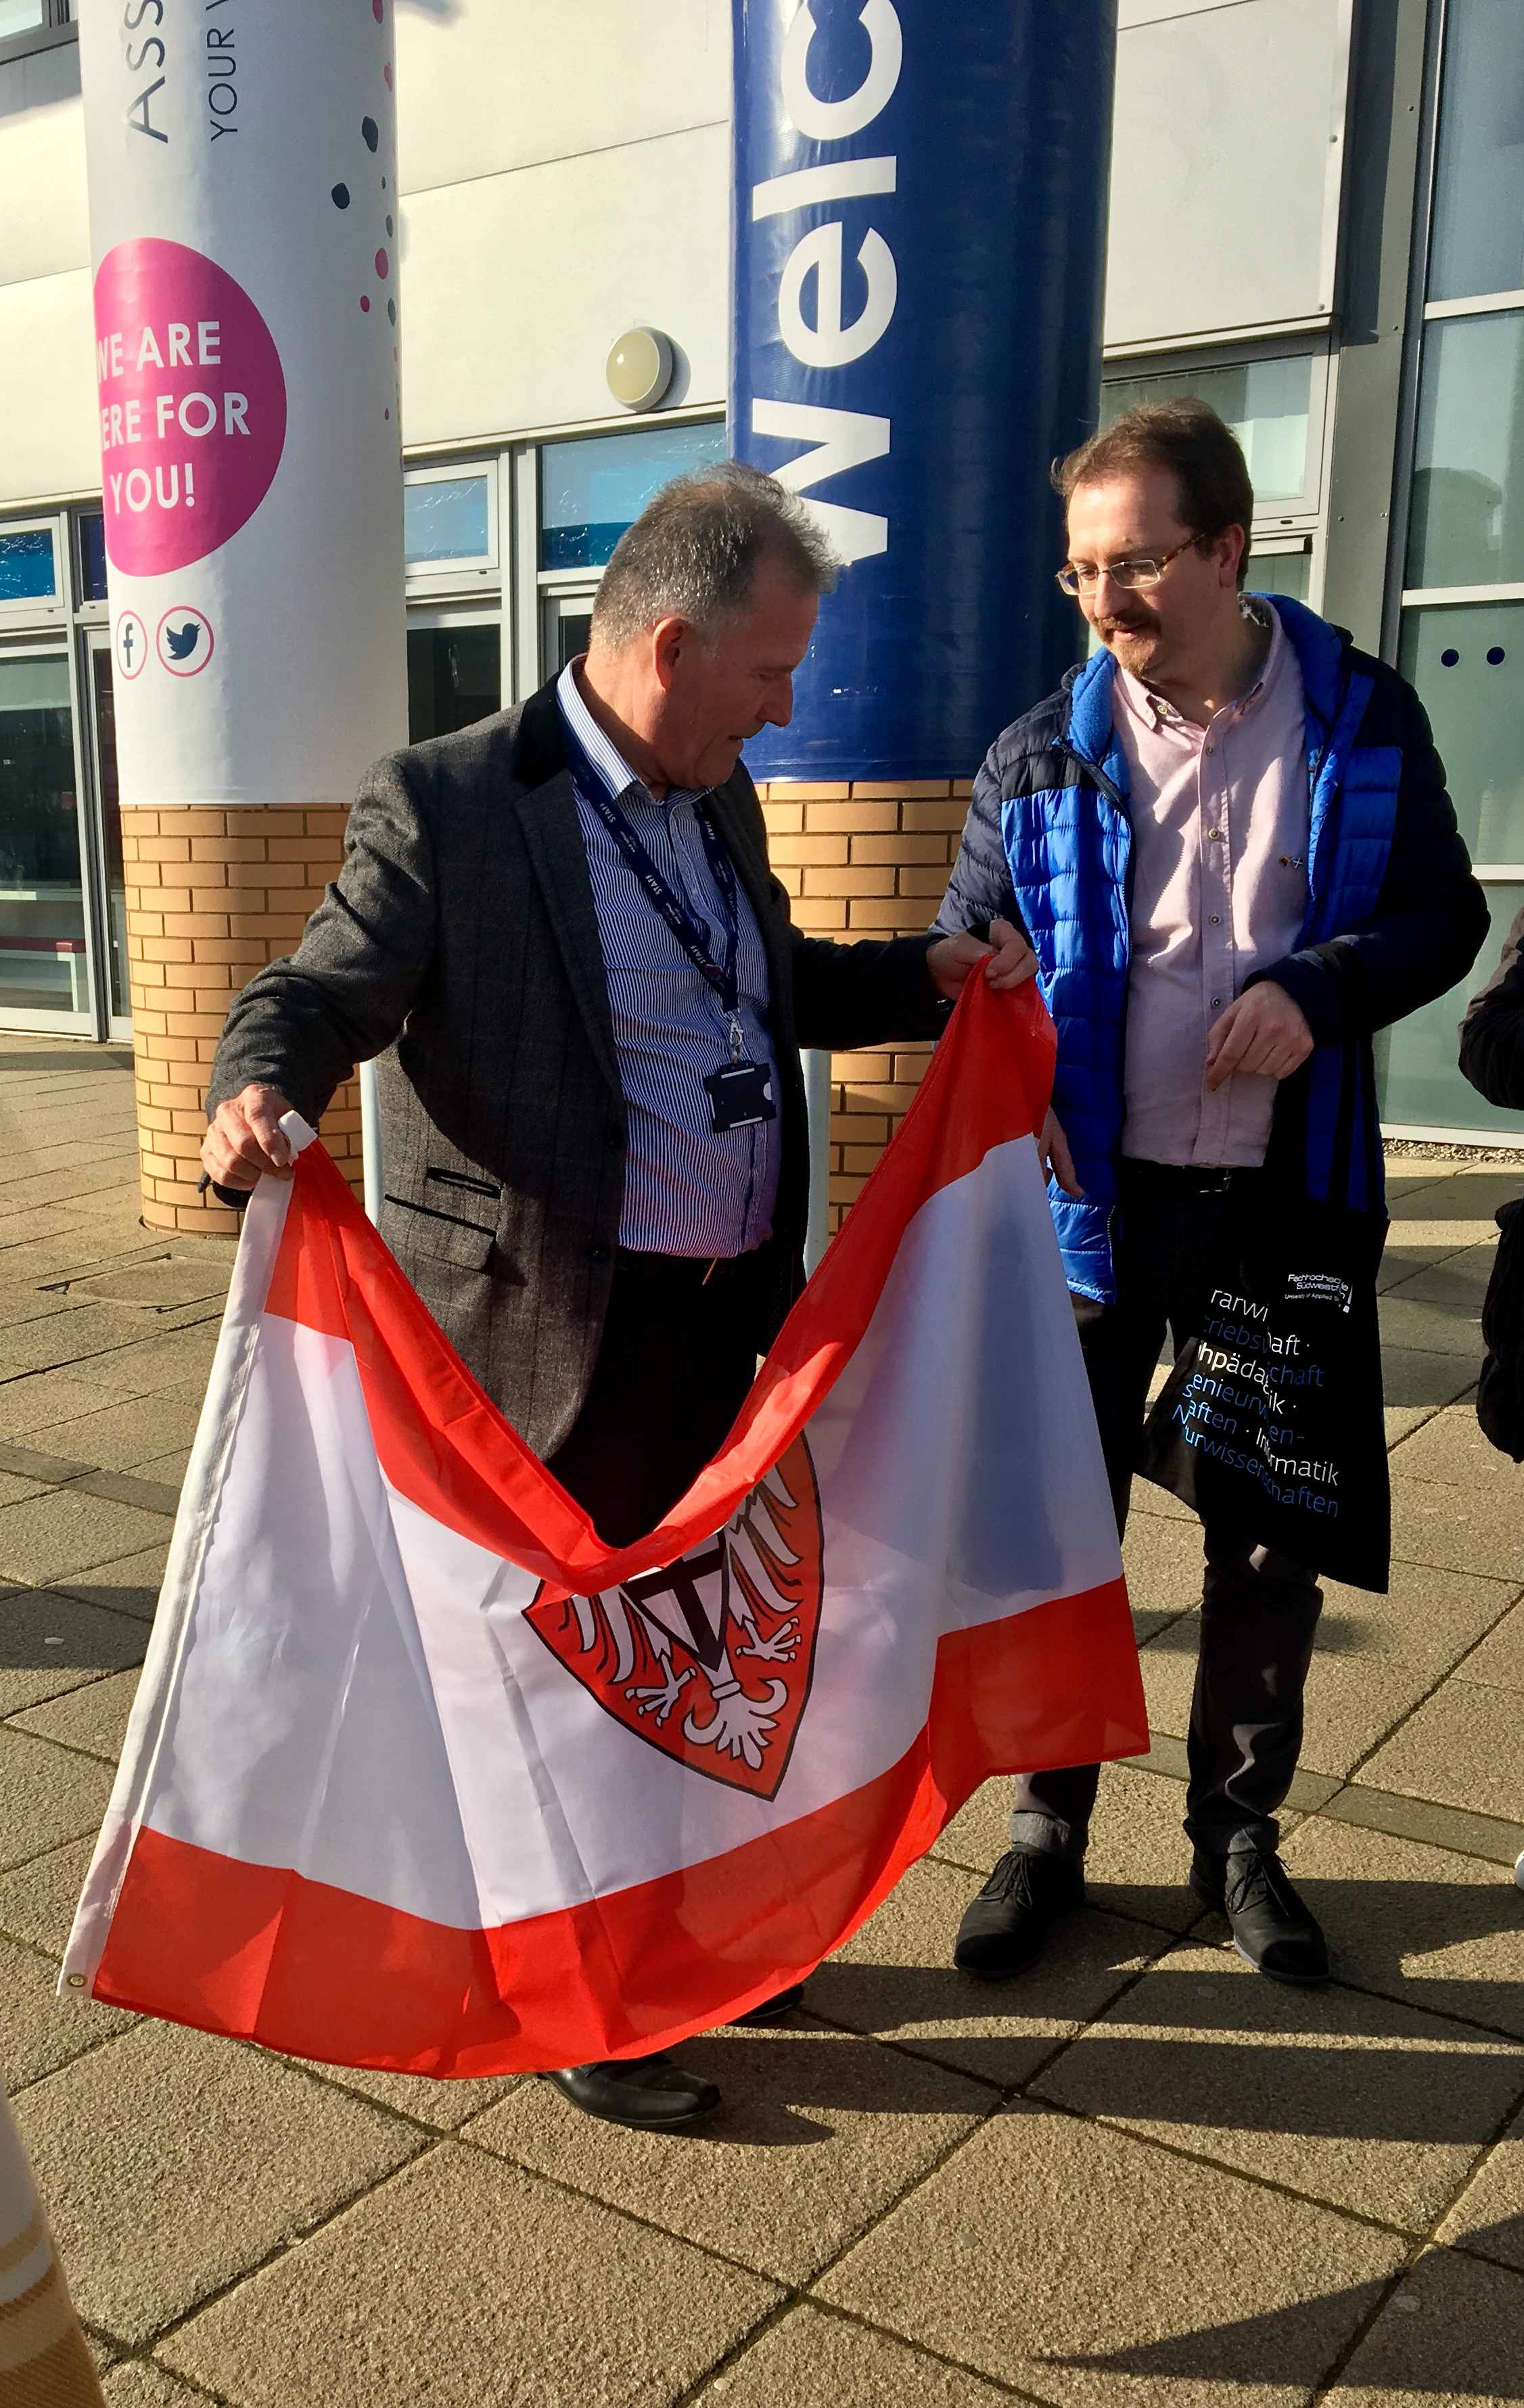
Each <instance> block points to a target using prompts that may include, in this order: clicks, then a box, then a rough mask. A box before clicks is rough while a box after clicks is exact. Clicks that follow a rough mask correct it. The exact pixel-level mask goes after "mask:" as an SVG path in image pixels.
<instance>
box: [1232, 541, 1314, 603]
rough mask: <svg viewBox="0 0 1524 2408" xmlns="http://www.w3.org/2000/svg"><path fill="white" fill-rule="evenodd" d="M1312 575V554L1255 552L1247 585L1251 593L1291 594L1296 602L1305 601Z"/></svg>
mask: <svg viewBox="0 0 1524 2408" xmlns="http://www.w3.org/2000/svg"><path fill="white" fill-rule="evenodd" d="M1312 574H1313V556H1312V553H1311V552H1250V553H1249V571H1248V577H1247V580H1246V582H1247V585H1248V590H1249V592H1250V593H1251V594H1289V595H1290V596H1291V599H1292V601H1293V602H1305V601H1306V599H1307V589H1308V587H1309V585H1310V584H1311V582H1312Z"/></svg>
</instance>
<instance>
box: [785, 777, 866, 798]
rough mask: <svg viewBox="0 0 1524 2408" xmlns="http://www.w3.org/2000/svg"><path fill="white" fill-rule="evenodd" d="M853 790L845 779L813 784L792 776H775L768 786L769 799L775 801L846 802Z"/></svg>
mask: <svg viewBox="0 0 1524 2408" xmlns="http://www.w3.org/2000/svg"><path fill="white" fill-rule="evenodd" d="M851 791H852V790H851V788H850V787H849V786H848V785H847V784H846V783H845V782H844V781H843V782H841V784H830V785H824V786H812V785H810V784H808V783H806V782H805V781H795V780H794V779H792V778H775V779H774V780H773V781H772V783H771V785H770V786H769V788H768V799H769V802H773V803H844V802H845V801H846V799H847V796H848V795H849V794H850V793H851Z"/></svg>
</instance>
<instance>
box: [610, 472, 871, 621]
mask: <svg viewBox="0 0 1524 2408" xmlns="http://www.w3.org/2000/svg"><path fill="white" fill-rule="evenodd" d="M766 560H777V561H779V562H781V563H782V565H783V566H784V570H785V571H786V572H787V573H788V574H789V575H791V576H792V577H794V578H795V579H796V580H797V581H798V585H799V587H800V590H801V591H802V592H805V593H810V594H828V593H830V591H831V590H832V588H833V587H834V585H835V583H836V580H837V576H838V574H839V571H840V567H841V564H840V562H839V561H838V559H837V557H836V554H835V553H834V552H833V551H832V550H831V547H830V545H829V544H828V542H827V539H826V538H825V536H824V535H823V534H822V532H821V530H820V527H819V525H818V524H817V523H816V521H815V520H814V519H813V518H812V516H811V514H810V511H809V509H808V507H807V506H806V504H805V503H803V502H801V501H800V499H799V497H798V495H797V494H792V493H790V492H789V490H788V488H787V486H786V485H781V484H780V483H779V482H778V480H777V479H776V477H769V476H765V475H764V474H763V472H762V470H761V469H760V468H753V467H750V466H747V464H746V463H745V462H744V461H741V460H724V461H721V463H720V464H719V466H717V467H713V468H694V469H690V470H689V472H688V473H687V475H685V476H682V477H674V478H673V480H672V481H671V483H670V484H669V485H664V486H663V487H662V490H661V492H660V493H659V494H657V495H655V497H654V500H652V501H649V502H648V503H647V504H646V506H645V509H643V510H642V511H641V512H640V517H639V518H638V519H637V520H636V521H635V523H634V525H633V526H627V527H626V528H625V532H624V534H623V535H622V536H621V537H620V538H619V541H618V542H617V543H616V544H615V546H614V548H613V552H612V556H611V559H610V562H609V566H608V567H607V568H606V569H605V570H604V572H603V581H602V583H601V584H600V585H599V587H598V590H597V595H596V596H595V597H594V602H593V633H594V635H595V636H596V637H597V638H598V640H599V641H600V642H601V643H603V644H605V645H607V646H608V648H609V650H610V651H611V652H623V650H624V649H625V645H626V644H629V643H632V642H633V641H634V639H635V638H636V637H637V636H638V635H639V634H640V630H641V628H642V627H652V626H654V625H655V624H656V621H657V620H658V619H665V618H669V617H671V616H674V615H675V616H679V617H682V618H684V619H686V620H688V621H690V623H691V624H693V625H694V626H695V627H697V629H698V631H699V633H700V635H703V636H708V635H709V634H710V633H712V630H713V629H714V628H715V627H716V626H717V625H718V624H719V623H720V622H721V621H723V620H725V619H726V618H730V617H733V616H734V615H735V614H736V613H737V612H738V611H740V610H742V609H744V608H745V606H746V602H747V600H748V597H749V596H750V595H751V591H752V586H753V583H754V581H755V577H756V572H757V570H758V568H759V567H760V566H762V564H763V562H764V561H766Z"/></svg>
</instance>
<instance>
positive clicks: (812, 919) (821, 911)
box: [793, 895, 847, 930]
mask: <svg viewBox="0 0 1524 2408" xmlns="http://www.w3.org/2000/svg"><path fill="white" fill-rule="evenodd" d="M793 920H794V925H795V926H796V928H803V929H806V930H811V929H814V930H819V929H828V928H844V927H845V926H846V924H847V907H846V905H845V904H844V903H842V902H839V901H832V900H831V898H830V897H829V896H824V895H806V896H801V897H800V898H799V900H798V903H796V904H795V906H794V911H793Z"/></svg>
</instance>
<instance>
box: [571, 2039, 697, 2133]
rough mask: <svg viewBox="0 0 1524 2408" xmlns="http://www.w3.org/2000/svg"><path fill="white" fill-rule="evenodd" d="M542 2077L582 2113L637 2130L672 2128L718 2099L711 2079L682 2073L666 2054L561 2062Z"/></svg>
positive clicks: (690, 2120) (691, 2119) (693, 2121)
mask: <svg viewBox="0 0 1524 2408" xmlns="http://www.w3.org/2000/svg"><path fill="white" fill-rule="evenodd" d="M545 2078H546V2080H547V2081H548V2082H554V2085H555V2086H556V2088H557V2090H559V2092H560V2093H561V2096H562V2098H563V2099H569V2100H570V2101H571V2103H572V2105H573V2106H574V2107H580V2108H581V2109H582V2113H583V2114H584V2115H599V2116H601V2117H602V2119H603V2121H604V2122H605V2123H606V2124H629V2125H631V2126H633V2128H635V2130H636V2131H638V2132H671V2131H675V2130H676V2129H677V2128H679V2127H680V2126H682V2125H683V2124H696V2123H697V2121H698V2118H699V2117H700V2116H701V2115H712V2114H713V2112H714V2110H715V2108H716V2107H717V2106H718V2105H719V2103H720V2094H719V2091H718V2090H717V2089H716V2087H715V2085H714V2084H713V2083H712V2082H706V2081H704V2079H703V2078H702V2076H701V2075H699V2074H697V2073H686V2072H684V2071H683V2067H682V2066H681V2065H674V2064H673V2062H672V2060H671V2058H670V2057H606V2058H605V2059H604V2060H603V2061H602V2063H601V2064H597V2065H568V2066H564V2067H563V2068H562V2069H561V2071H559V2072H558V2073H550V2074H547V2075H546V2077H545Z"/></svg>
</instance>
